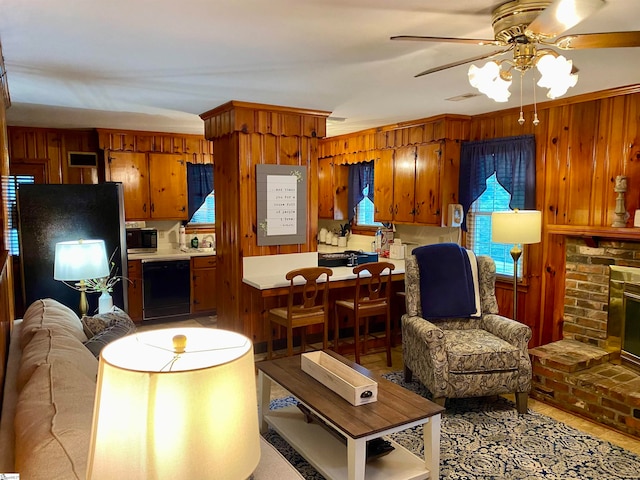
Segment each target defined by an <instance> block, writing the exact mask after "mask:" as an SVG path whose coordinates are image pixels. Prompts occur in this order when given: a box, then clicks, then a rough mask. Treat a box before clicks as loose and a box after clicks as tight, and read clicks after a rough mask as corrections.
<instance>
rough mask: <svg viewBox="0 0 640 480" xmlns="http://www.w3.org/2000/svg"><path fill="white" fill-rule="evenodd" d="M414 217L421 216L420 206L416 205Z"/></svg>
mask: <svg viewBox="0 0 640 480" xmlns="http://www.w3.org/2000/svg"><path fill="white" fill-rule="evenodd" d="M413 213H414V215H420V204H418V205H416V208H415V209H414V210H413Z"/></svg>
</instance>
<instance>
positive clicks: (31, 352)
mask: <svg viewBox="0 0 640 480" xmlns="http://www.w3.org/2000/svg"><path fill="white" fill-rule="evenodd" d="M59 361H67V362H70V363H72V364H74V365H76V366H77V368H78V369H79V371H80V372H82V373H84V374H85V375H86V376H87V378H88V379H89V380H93V381H94V382H95V381H96V378H97V375H98V361H97V360H96V358H95V357H94V356H93V355H92V354H91V352H89V351H87V349H86V348H85V346H84V345H83V344H82V342H81V341H79V340H78V339H77V338H75V337H74V336H73V335H71V334H70V333H69V332H67V331H66V330H64V329H52V328H41V329H40V330H37V331H36V332H35V333H34V334H33V336H32V337H31V341H30V342H29V343H27V344H26V345H25V347H24V348H23V350H22V358H21V360H20V368H19V370H18V379H17V388H18V392H20V391H21V390H22V389H23V387H24V386H25V384H26V383H27V382H28V381H29V378H30V377H31V375H33V372H34V371H35V370H36V368H37V367H38V366H39V365H42V364H44V363H56V362H59Z"/></svg>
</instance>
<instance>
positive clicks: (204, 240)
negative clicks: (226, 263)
mask: <svg viewBox="0 0 640 480" xmlns="http://www.w3.org/2000/svg"><path fill="white" fill-rule="evenodd" d="M208 238H210V239H211V240H207V239H208ZM201 245H202V247H203V248H206V247H213V248H216V234H215V233H213V234H209V235H205V236H204V237H202V244H201Z"/></svg>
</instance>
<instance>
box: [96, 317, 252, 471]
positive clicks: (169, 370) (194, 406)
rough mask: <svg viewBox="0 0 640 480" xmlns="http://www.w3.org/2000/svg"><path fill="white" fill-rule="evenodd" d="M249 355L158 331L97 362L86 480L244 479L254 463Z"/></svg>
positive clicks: (237, 343)
mask: <svg viewBox="0 0 640 480" xmlns="http://www.w3.org/2000/svg"><path fill="white" fill-rule="evenodd" d="M254 368H255V367H254V360H253V345H252V344H251V341H250V340H249V339H248V338H247V337H245V336H243V335H240V334H238V333H235V332H230V331H226V330H219V329H212V328H168V329H158V330H150V331H146V332H142V333H137V334H132V335H128V336H125V337H122V338H120V339H118V340H115V341H114V342H112V343H110V344H108V345H107V346H106V347H105V348H104V349H103V350H102V353H101V355H100V364H99V369H98V382H97V390H96V399H95V405H94V410H93V412H94V413H93V425H92V431H91V443H90V447H89V458H88V464H87V479H89V480H100V479H105V480H113V479H114V478H127V479H140V480H143V479H145V480H146V479H151V478H153V479H157V480H162V479H176V478H188V479H190V480H197V479H210V478H216V479H220V480H225V479H229V480H242V479H246V478H249V477H250V476H251V475H252V473H253V471H254V470H255V468H256V467H257V465H258V463H259V460H260V433H259V430H258V409H257V395H256V378H255V371H254Z"/></svg>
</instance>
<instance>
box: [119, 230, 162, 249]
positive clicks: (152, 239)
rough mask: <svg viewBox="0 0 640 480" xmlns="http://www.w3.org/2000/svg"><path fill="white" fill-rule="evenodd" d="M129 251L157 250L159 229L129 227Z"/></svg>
mask: <svg viewBox="0 0 640 480" xmlns="http://www.w3.org/2000/svg"><path fill="white" fill-rule="evenodd" d="M126 231H127V251H128V252H130V253H134V252H155V251H156V250H157V249H158V230H156V229H155V228H127V230H126Z"/></svg>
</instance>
